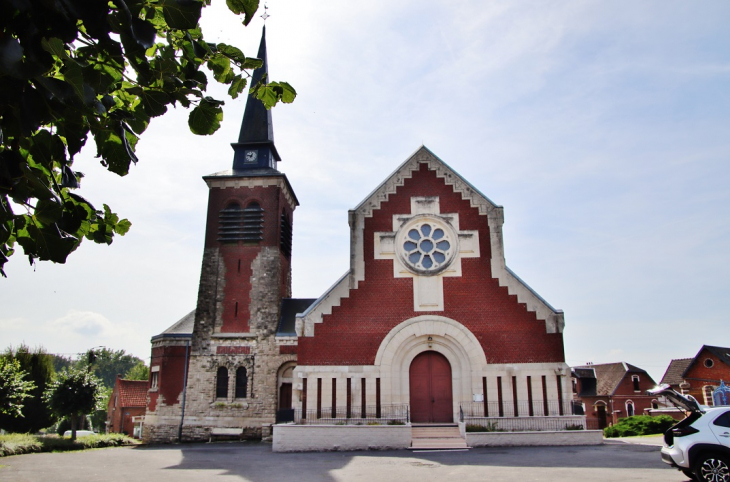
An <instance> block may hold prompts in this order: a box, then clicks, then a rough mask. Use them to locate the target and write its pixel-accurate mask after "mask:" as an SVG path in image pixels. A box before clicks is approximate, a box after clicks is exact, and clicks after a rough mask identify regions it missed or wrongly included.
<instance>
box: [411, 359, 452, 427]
mask: <svg viewBox="0 0 730 482" xmlns="http://www.w3.org/2000/svg"><path fill="white" fill-rule="evenodd" d="M409 376H410V382H409V385H410V394H411V421H413V422H414V423H451V422H453V421H454V415H453V398H452V393H451V364H449V361H448V360H447V359H446V357H445V356H443V355H442V354H440V353H437V352H435V351H424V352H423V353H421V354H419V355H418V356H416V357H415V358H414V359H413V361H412V362H411V367H410V370H409Z"/></svg>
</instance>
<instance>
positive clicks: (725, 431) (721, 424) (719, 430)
mask: <svg viewBox="0 0 730 482" xmlns="http://www.w3.org/2000/svg"><path fill="white" fill-rule="evenodd" d="M710 429H711V430H712V433H714V434H715V436H716V437H717V441H718V442H720V443H721V444H722V445H724V446H725V447H728V448H730V409H728V410H727V411H725V413H723V414H722V415H720V416H719V417H717V418H716V419H715V421H714V422H712V423H711V424H710Z"/></svg>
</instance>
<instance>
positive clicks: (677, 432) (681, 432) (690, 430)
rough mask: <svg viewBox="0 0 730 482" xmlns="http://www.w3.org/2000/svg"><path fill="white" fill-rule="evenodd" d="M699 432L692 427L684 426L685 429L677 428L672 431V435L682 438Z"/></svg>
mask: <svg viewBox="0 0 730 482" xmlns="http://www.w3.org/2000/svg"><path fill="white" fill-rule="evenodd" d="M697 432H699V430H697V429H696V428H694V427H692V426H689V425H688V426H686V427H677V428H673V429H672V435H674V436H675V437H684V436H686V435H692V434H693V433H697Z"/></svg>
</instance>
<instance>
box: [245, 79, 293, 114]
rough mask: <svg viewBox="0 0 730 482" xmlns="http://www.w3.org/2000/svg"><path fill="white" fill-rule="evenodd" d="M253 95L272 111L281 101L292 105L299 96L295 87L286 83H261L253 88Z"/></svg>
mask: <svg viewBox="0 0 730 482" xmlns="http://www.w3.org/2000/svg"><path fill="white" fill-rule="evenodd" d="M251 93H252V94H253V95H254V97H256V98H257V99H259V100H260V101H261V102H263V104H264V106H265V107H266V108H267V109H271V108H272V107H274V106H275V105H276V103H277V102H279V101H282V102H284V103H285V104H290V103H292V102H294V99H295V98H296V96H297V92H296V90H294V87H292V86H291V85H289V84H287V83H286V82H271V83H269V84H264V83H263V82H259V83H258V84H256V85H255V86H253V87H252V88H251Z"/></svg>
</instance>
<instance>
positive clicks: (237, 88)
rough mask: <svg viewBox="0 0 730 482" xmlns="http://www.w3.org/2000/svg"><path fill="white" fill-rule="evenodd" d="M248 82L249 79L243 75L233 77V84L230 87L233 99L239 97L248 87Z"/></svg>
mask: <svg viewBox="0 0 730 482" xmlns="http://www.w3.org/2000/svg"><path fill="white" fill-rule="evenodd" d="M246 83H247V80H246V79H245V78H243V76H241V75H237V76H235V77H234V78H233V82H231V86H230V88H229V89H228V95H230V96H231V99H235V98H236V97H238V94H240V93H241V92H243V90H244V89H245V88H246Z"/></svg>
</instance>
